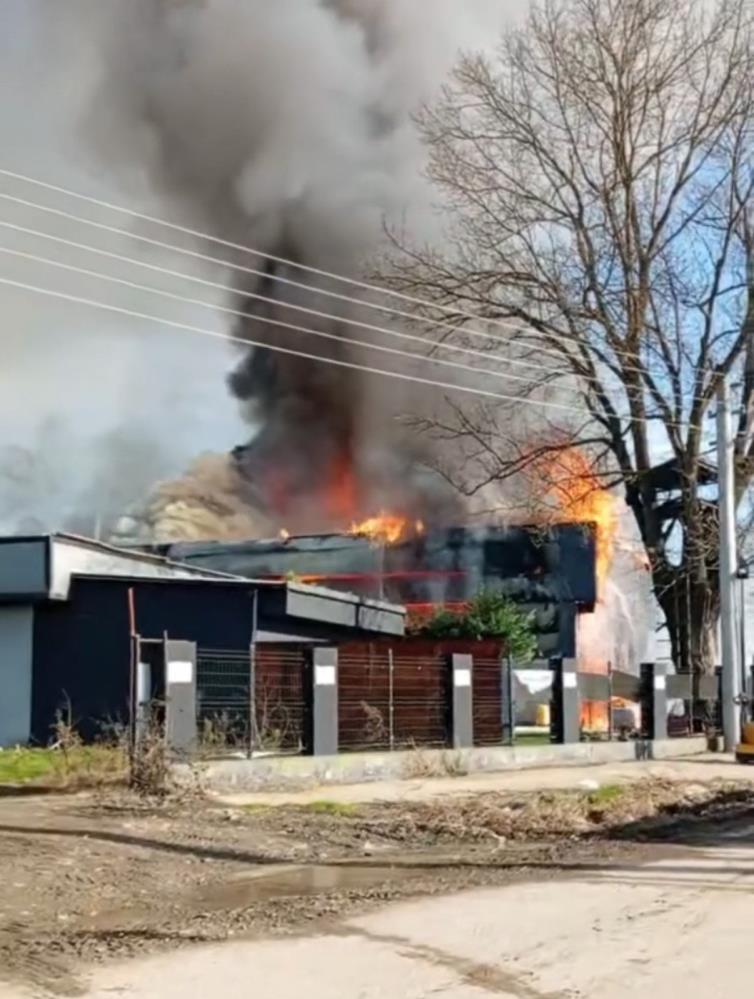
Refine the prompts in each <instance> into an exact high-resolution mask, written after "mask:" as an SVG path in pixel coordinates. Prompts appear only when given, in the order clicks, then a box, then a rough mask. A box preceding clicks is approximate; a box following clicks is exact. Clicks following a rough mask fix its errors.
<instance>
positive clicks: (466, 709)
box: [450, 654, 474, 749]
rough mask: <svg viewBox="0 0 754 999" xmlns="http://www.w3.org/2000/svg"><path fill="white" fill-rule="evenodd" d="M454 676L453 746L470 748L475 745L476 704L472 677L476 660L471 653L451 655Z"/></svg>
mask: <svg viewBox="0 0 754 999" xmlns="http://www.w3.org/2000/svg"><path fill="white" fill-rule="evenodd" d="M450 667H451V673H452V678H453V693H452V698H453V699H452V705H451V719H452V722H451V724H452V730H453V748H454V749H470V748H471V747H472V746H473V745H474V704H473V688H472V677H473V670H474V660H473V658H472V656H469V655H458V654H454V655H452V656H451V657H450Z"/></svg>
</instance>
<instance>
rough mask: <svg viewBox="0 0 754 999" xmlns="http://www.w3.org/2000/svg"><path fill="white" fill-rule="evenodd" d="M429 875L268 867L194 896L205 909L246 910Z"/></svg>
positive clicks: (383, 869) (369, 868)
mask: <svg viewBox="0 0 754 999" xmlns="http://www.w3.org/2000/svg"><path fill="white" fill-rule="evenodd" d="M422 875H423V876H425V877H426V875H427V870H426V868H411V867H403V866H399V865H395V866H391V865H387V864H380V865H378V864H374V865H372V864H368V865H364V866H358V867H356V866H340V865H332V866H327V865H312V866H304V867H287V866H286V867H283V866H281V867H276V868H266V869H265V870H264V871H260V872H259V873H255V874H251V875H244V876H242V877H239V878H236V879H233V880H230V881H223V882H222V884H217V885H212V886H211V887H210V888H205V889H204V890H202V891H201V892H200V893H199V894H198V895H195V896H194V900H195V902H196V903H197V904H198V906H199V907H200V908H202V909H204V910H209V911H211V910H218V909H243V908H245V907H247V906H251V905H254V904H255V903H257V902H270V901H273V900H274V899H281V898H295V897H301V896H307V895H320V894H325V893H328V892H349V891H366V890H369V889H372V888H379V887H380V886H381V885H386V884H390V883H391V882H392V883H395V882H396V881H397V880H399V879H400V880H401V881H406V880H411V879H412V878H418V877H420V876H422Z"/></svg>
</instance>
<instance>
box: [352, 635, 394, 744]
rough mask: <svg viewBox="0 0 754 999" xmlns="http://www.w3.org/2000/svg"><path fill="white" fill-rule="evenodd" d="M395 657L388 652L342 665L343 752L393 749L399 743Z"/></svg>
mask: <svg viewBox="0 0 754 999" xmlns="http://www.w3.org/2000/svg"><path fill="white" fill-rule="evenodd" d="M393 682H394V670H393V661H392V653H391V652H389V651H388V650H386V649H384V648H380V649H366V650H365V651H364V653H363V654H349V655H344V656H341V657H340V659H339V662H338V745H339V747H340V749H342V750H349V749H350V750H356V749H361V750H366V749H374V750H378V749H391V748H392V747H393V746H394V743H395V730H394V718H393V698H392V687H393Z"/></svg>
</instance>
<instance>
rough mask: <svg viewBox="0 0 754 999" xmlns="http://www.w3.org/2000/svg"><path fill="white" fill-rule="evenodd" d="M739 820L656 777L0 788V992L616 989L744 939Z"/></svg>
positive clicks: (720, 798) (738, 795)
mask: <svg viewBox="0 0 754 999" xmlns="http://www.w3.org/2000/svg"><path fill="white" fill-rule="evenodd" d="M752 822H754V792H753V791H752V789H751V786H750V785H749V784H744V785H742V786H731V785H730V784H728V783H724V784H720V783H716V782H712V783H707V784H702V783H698V782H697V783H691V784H689V783H684V782H682V783H677V782H668V781H659V780H656V779H655V780H651V781H646V782H644V783H639V784H626V785H610V784H607V785H603V786H601V787H600V788H598V789H596V790H595V789H591V790H579V791H545V792H526V793H519V792H516V793H511V792H502V791H497V792H493V791H488V792H487V793H484V794H481V795H480V794H472V795H467V796H465V797H463V796H453V797H450V798H447V799H441V800H426V801H418V802H415V803H411V802H406V801H402V802H379V803H377V804H371V805H354V804H343V803H338V802H333V801H318V802H313V803H309V804H308V805H305V806H290V805H288V806H284V807H278V808H267V807H263V808H260V807H258V806H254V807H252V808H239V809H229V808H226V807H222V808H219V807H218V806H217V805H216V804H214V803H212V802H207V801H203V800H191V801H177V802H175V801H167V802H163V803H161V804H156V803H154V802H152V803H144V802H141V801H138V800H134V799H132V798H130V797H125V798H123V799H122V800H120V799H118V798H113V797H112V796H108V797H106V798H105V799H102V798H100V797H97V796H80V797H73V798H71V797H52V798H39V797H29V798H5V799H0V869H1V870H2V877H0V999H10V997H26V996H34V997H39V996H49V995H69V996H73V995H79V996H85V995H91V996H100V995H102V996H105V995H111V994H112V993H113V992H120V993H122V994H123V995H132V996H134V997H135V999H139V997H142V996H144V997H145V996H155V997H157V996H170V995H173V994H175V995H178V994H179V990H180V994H181V995H185V994H190V995H193V994H202V993H203V992H204V991H205V988H206V989H212V990H213V991H216V990H217V989H218V988H222V989H224V990H225V991H226V992H227V993H228V995H229V996H230V997H232V996H233V995H241V994H242V991H241V990H243V994H244V995H246V994H247V993H248V989H249V974H250V971H249V969H250V968H253V969H254V980H255V981H256V982H258V983H259V982H263V983H264V985H265V989H264V992H263V994H265V995H275V996H276V997H278V996H280V997H285V996H287V995H291V996H292V995H294V989H295V994H296V995H297V996H298V995H299V994H300V991H301V989H302V988H303V987H304V985H305V984H307V983H308V981H309V980H310V979H312V978H313V979H315V980H316V987H317V988H319V992H313V993H312V995H313V996H315V999H316V997H317V996H321V997H322V999H336V997H340V996H343V997H344V999H346V997H348V999H352V997H358V996H363V997H372V996H374V997H378V996H382V995H394V994H399V995H408V996H416V997H419V996H424V995H428V994H430V993H432V994H437V993H439V994H442V993H443V992H445V994H447V995H449V996H453V997H455V996H460V997H463V996H467V995H468V996H472V995H474V996H483V995H485V994H491V995H503V996H505V995H511V996H515V997H517V999H542V997H548V996H549V997H550V999H563V997H566V996H579V995H580V996H585V997H589V996H591V995H594V996H595V997H596V996H600V999H602V997H604V996H608V997H609V996H615V997H618V999H621V997H623V996H628V995H634V994H637V993H636V992H631V991H630V986H631V983H634V984H635V983H636V982H637V981H645V978H646V976H647V975H649V974H650V973H651V974H652V975H655V976H656V975H657V974H659V970H660V969H663V968H665V967H666V965H667V967H668V968H671V971H668V974H669V975H671V978H672V975H673V974H677V973H678V969H679V968H680V967H681V965H680V964H679V963H678V961H679V960H680V959H677V958H676V957H675V956H672V960H671V953H674V952H675V950H677V949H678V946H679V941H680V942H681V944H682V945H683V946H684V947H687V951H688V952H687V953H685V952H684V953H685V956H684V957H683V960H685V961H686V962H687V964H688V966H689V967H696V966H697V965H698V963H699V961H700V960H702V959H704V960H706V955H707V954H708V953H709V951H708V949H707V950H705V949H704V948H703V947H701V940H702V937H703V936H704V935H705V934H706V933H707V932H708V931H712V932H714V933H715V934H719V935H720V943H719V945H718V944H717V943H716V944H715V946H719V947H720V948H725V947H727V946H728V941H729V940H734V941H736V946H741V947H742V948H743V949H742V953H744V954H745V953H746V948H745V946H744V944H743V941H742V940H741V936H740V934H739V936H738V937H736V936H735V935H734V933H735V931H736V927H737V925H738V922H737V920H739V919H741V920H742V923H743V928H742V931H741V932H742V933H743V932H745V925H746V923H747V922H748V923H751V917H752V916H754V910H752V911H749V909H748V908H747V907H748V905H749V895H748V894H747V893H748V888H749V880H750V878H751V876H752V874H754V834H753V833H752V831H751V828H750V826H749V823H752ZM723 834H724V835H723ZM721 836H722V839H721ZM726 898H728V899H730V901H731V903H732V904H730V905H727V906H726V907H725V909H723V907H722V905H721V904H720V902H721V900H723V899H726ZM383 910H384V911H383ZM726 920H727V921H729V922H726ZM729 925H730V930H731V932H730V933H728V926H729ZM726 934H727V935H726ZM281 936H282V937H285V940H280V939H275V938H279V937H281ZM346 941H347V943H346ZM220 942H222V944H221V946H215V944H220ZM709 946H710V944H709V941H707V942H706V943H705V947H706V948H709ZM336 955H341V956H340V957H336ZM660 958H662V960H660ZM126 959H129V961H128V963H123V962H124V961H125V960H126ZM658 962H659V963H658ZM673 968H675V969H676V970H675V971H672V969H673ZM257 969H258V970H257ZM704 973H705V974H706V972H704ZM663 974H665V971H663ZM258 976H261V977H258ZM276 976H278V977H277V978H276ZM606 976H607V977H606ZM615 976H617V978H616V977H615ZM642 976H644V977H642ZM701 976H702V972H701V971H700V979H699V980H700V981H702V980H704V979H703V977H701ZM561 978H562V979H563V981H561V980H560V979H561ZM607 978H610V981H611V984H610V988H611V989H613V990H614V991H606V988H607V986H606V985H605V983H606V981H607ZM624 979H625V982H626V983H628V984H626V985H625V989H629V990H628V991H626V990H625V989H624V991H620V989H621V988H623V987H624V986H623V985H622V984H621V983H622V982H623V981H624ZM646 980H647V981H649V982H650V984H653V983H654V979H651V978H650V979H646ZM657 982H658V983H659V984H658V986H657V988H656V989H655V992H654V994H655V996H658V997H660V999H662V997H663V996H664V995H668V996H670V995H672V994H674V992H673V989H672V988H671V987H670V984H669V982H670V979H668V980H667V981H666V980H665V979H657ZM708 984H709V982H708ZM631 987H633V986H631ZM694 987H696V983H694ZM659 988H661V989H668V988H669V989H670V991H664V992H663V991H658V990H657V989H659ZM684 988H685V996H686V997H690V996H692V993H691V992H689V990H688V987H686V986H684ZM616 989H617V991H615V990H616ZM590 990H592V991H590ZM256 992H257V994H259V990H258V989H257V990H256ZM693 994H696V993H693ZM700 994H702V993H700ZM717 994H720V995H723V994H724V995H726V996H727V995H729V994H730V992H729V991H728V990H727V987H726V990H725V991H723V992H715V991H714V989H709V988H708V989H707V990H706V991H705V992H704V995H705V996H707V997H709V996H710V995H713V996H714V995H717Z"/></svg>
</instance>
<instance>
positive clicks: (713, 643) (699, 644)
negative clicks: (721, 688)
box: [655, 567, 720, 674]
mask: <svg viewBox="0 0 754 999" xmlns="http://www.w3.org/2000/svg"><path fill="white" fill-rule="evenodd" d="M655 593H656V595H657V599H658V601H659V603H660V606H661V607H662V609H663V611H664V612H665V619H666V621H667V625H668V631H669V632H670V642H671V647H672V654H673V662H674V663H675V664H676V668H677V669H678V670H680V671H682V672H691V673H696V674H703V673H706V674H709V673H712V672H714V670H715V667H716V666H717V663H718V649H717V623H718V619H719V616H720V595H719V593H718V589H717V586H716V585H715V586H714V588H713V587H711V586H710V585H709V583H702V582H700V581H699V580H695V579H694V578H693V575H692V574H691V573H688V572H686V571H685V570H684V568H683V567H679V568H678V569H675V570H674V571H673V573H672V576H671V578H670V579H669V580H668V579H662V580H657V579H656V580H655Z"/></svg>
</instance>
